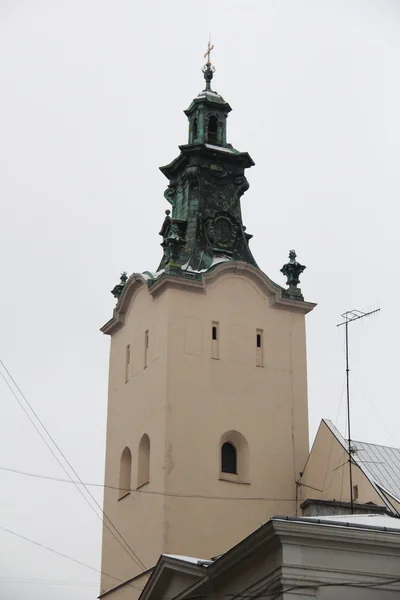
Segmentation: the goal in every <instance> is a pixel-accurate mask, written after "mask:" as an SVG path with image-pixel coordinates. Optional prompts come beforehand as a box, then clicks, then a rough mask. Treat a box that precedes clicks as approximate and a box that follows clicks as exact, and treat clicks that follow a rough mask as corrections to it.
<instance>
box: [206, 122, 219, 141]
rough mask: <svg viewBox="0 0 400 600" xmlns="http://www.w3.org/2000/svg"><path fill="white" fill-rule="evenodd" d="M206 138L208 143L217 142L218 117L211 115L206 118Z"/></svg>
mask: <svg viewBox="0 0 400 600" xmlns="http://www.w3.org/2000/svg"><path fill="white" fill-rule="evenodd" d="M207 139H208V141H209V142H210V144H216V143H217V142H218V119H217V117H215V116H214V115H211V116H210V117H209V119H208V137H207Z"/></svg>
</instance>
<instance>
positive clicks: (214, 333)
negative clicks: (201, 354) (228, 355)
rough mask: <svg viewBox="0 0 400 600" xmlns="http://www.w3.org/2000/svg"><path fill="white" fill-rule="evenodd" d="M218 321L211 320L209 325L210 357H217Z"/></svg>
mask: <svg viewBox="0 0 400 600" xmlns="http://www.w3.org/2000/svg"><path fill="white" fill-rule="evenodd" d="M218 329H219V323H217V322H216V321H213V323H212V327H211V358H219V339H218V338H219V335H218Z"/></svg>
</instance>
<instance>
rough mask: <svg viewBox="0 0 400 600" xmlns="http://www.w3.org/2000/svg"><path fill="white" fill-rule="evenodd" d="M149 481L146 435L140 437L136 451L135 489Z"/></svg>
mask: <svg viewBox="0 0 400 600" xmlns="http://www.w3.org/2000/svg"><path fill="white" fill-rule="evenodd" d="M149 481H150V438H149V436H148V435H147V433H144V434H143V435H142V438H141V440H140V442H139V450H138V475H137V487H138V488H140V487H142V485H145V484H146V483H149Z"/></svg>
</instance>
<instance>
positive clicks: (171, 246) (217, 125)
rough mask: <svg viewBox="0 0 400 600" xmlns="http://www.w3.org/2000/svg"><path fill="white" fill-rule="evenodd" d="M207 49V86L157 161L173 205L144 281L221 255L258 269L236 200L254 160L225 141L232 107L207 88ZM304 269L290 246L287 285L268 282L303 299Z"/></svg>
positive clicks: (210, 263) (202, 267)
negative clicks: (183, 130)
mask: <svg viewBox="0 0 400 600" xmlns="http://www.w3.org/2000/svg"><path fill="white" fill-rule="evenodd" d="M211 50H212V47H211V46H210V44H209V47H208V52H207V53H206V55H205V56H208V61H207V63H206V64H205V66H204V68H203V74H204V79H205V81H206V87H205V89H204V90H203V91H202V92H200V94H199V95H198V96H197V97H196V98H194V100H193V101H192V102H191V104H190V106H189V108H188V109H187V110H185V114H186V116H187V118H188V121H189V134H188V143H187V144H185V145H182V146H179V149H180V154H179V156H178V157H177V158H176V159H175V160H173V161H172V162H171V163H170V164H169V165H166V166H165V167H160V169H161V171H162V173H163V174H164V175H165V176H166V177H167V179H168V180H169V185H168V188H167V190H166V191H165V193H164V196H165V198H166V199H167V200H168V202H169V203H170V204H171V206H172V214H171V210H166V211H165V219H164V222H163V224H162V227H161V231H160V235H161V236H162V238H163V241H162V243H161V246H162V248H163V256H162V259H161V262H160V264H159V267H158V269H157V272H156V273H152V272H150V271H145V272H144V273H143V276H144V277H145V278H146V279H147V282H148V285H149V286H152V285H153V284H154V282H155V281H157V280H158V279H159V278H160V277H163V276H164V275H173V276H175V277H180V278H184V279H191V280H193V279H197V280H201V279H202V276H203V273H204V272H205V271H208V270H210V269H213V268H214V267H216V265H218V264H219V263H221V262H226V261H240V262H245V263H248V264H250V265H252V266H253V267H255V268H257V269H258V265H257V263H256V261H255V260H254V257H253V255H252V253H251V251H250V248H249V241H250V239H251V238H252V236H251V235H250V234H248V233H247V232H246V227H244V225H243V221H242V213H241V205H240V199H241V196H242V195H243V193H244V192H245V191H246V190H247V189H248V188H249V183H248V181H247V179H246V177H245V169H247V168H249V167H252V166H253V165H254V162H253V160H252V158H251V157H250V155H249V154H248V153H247V152H239V151H238V150H236V149H235V148H234V147H233V146H232V145H231V144H229V143H228V142H227V141H226V140H227V136H226V124H227V117H228V114H229V112H230V111H231V110H232V109H231V107H230V106H229V104H228V103H227V102H225V100H224V99H223V98H222V96H221V95H220V94H218V93H217V92H214V91H213V90H212V89H211V81H212V79H213V75H214V71H215V68H214V67H213V66H212V65H211V63H210V62H209V54H210V51H211ZM304 269H305V266H303V265H300V264H299V263H298V262H297V261H296V253H295V251H294V250H291V251H290V253H289V262H288V263H287V264H285V265H284V266H283V267H282V269H281V272H282V273H283V274H284V275H285V276H286V278H287V285H288V289H286V290H285V289H284V288H282V287H281V286H280V285H277V284H276V283H274V282H273V281H271V280H270V282H271V283H272V284H273V285H274V286H275V287H276V288H278V289H279V290H281V294H282V297H283V298H287V299H290V300H298V301H303V300H304V298H303V296H302V293H301V289H300V288H299V287H298V285H299V276H300V274H301V273H302V272H303V271H304ZM126 281H127V275H126V273H125V272H124V273H122V275H121V281H120V283H119V284H117V285H116V286H115V287H114V289H113V290H112V292H111V293H112V294H113V296H115V298H117V300H118V299H119V298H120V296H121V294H122V292H123V290H124V287H125V283H126Z"/></svg>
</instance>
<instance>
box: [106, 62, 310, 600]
mask: <svg viewBox="0 0 400 600" xmlns="http://www.w3.org/2000/svg"><path fill="white" fill-rule="evenodd" d="M203 73H204V78H205V82H206V85H205V89H204V90H203V91H201V92H200V93H199V95H198V96H197V97H196V98H195V99H194V100H193V101H192V103H191V104H190V106H189V108H188V109H187V110H186V111H185V114H186V116H187V117H188V121H189V128H188V129H189V134H188V143H187V144H185V145H182V146H180V153H179V156H178V157H177V158H176V159H175V160H173V161H172V162H171V163H170V164H168V165H167V166H165V167H161V171H162V173H163V174H164V175H165V176H166V178H167V179H168V188H167V190H166V192H165V197H166V199H167V201H168V202H169V204H170V208H168V209H167V210H166V216H165V219H164V222H163V224H162V227H161V231H160V235H161V237H162V243H161V246H162V258H161V262H160V264H159V266H158V269H157V271H156V272H152V271H145V272H144V273H142V274H138V273H133V274H132V275H130V276H129V277H128V276H127V275H126V274H125V273H124V274H122V276H121V282H120V283H119V284H118V285H116V286H115V288H114V290H113V295H114V296H115V298H116V300H117V304H116V307H115V309H114V313H113V316H112V318H111V320H110V321H108V322H107V323H106V324H105V325H104V326H103V327H102V331H103V333H105V334H107V335H110V338H111V350H110V371H109V396H108V417H107V442H106V467H105V485H106V487H105V494H104V511H105V514H106V515H107V517H108V518H109V519H110V520H111V521H112V523H113V524H114V525H115V526H116V527H117V529H118V531H119V532H120V533H121V534H122V535H123V537H124V540H125V541H126V542H127V543H128V544H129V547H130V549H131V550H133V551H134V552H135V553H136V555H137V556H138V557H139V559H140V562H141V563H142V564H141V566H140V567H139V566H138V565H137V564H136V563H135V561H134V559H133V558H132V557H130V556H129V554H130V553H129V551H124V550H123V549H122V547H121V546H120V545H118V544H117V543H116V541H115V539H114V538H113V537H112V536H111V534H110V533H109V531H108V529H107V527H106V525H107V520H106V521H105V528H104V533H103V553H102V570H103V571H104V572H105V573H108V574H109V575H112V576H113V577H114V578H117V579H119V580H120V581H123V582H125V581H127V580H129V579H130V578H132V577H133V576H135V575H136V574H138V573H139V572H140V570H143V568H144V567H146V568H149V567H152V566H153V565H154V564H155V563H156V561H157V559H158V557H159V555H160V554H161V553H167V554H185V555H189V556H196V557H201V558H210V557H211V556H215V555H218V554H220V553H222V552H224V551H226V550H227V549H228V548H230V547H231V546H232V545H234V544H235V543H237V542H238V541H239V540H240V539H241V538H243V537H245V536H246V535H247V534H249V533H250V532H251V531H252V530H254V529H255V528H257V527H258V526H259V525H261V524H262V523H263V522H264V521H265V520H266V519H268V517H270V516H271V515H273V514H288V515H291V514H295V511H296V481H297V479H298V478H299V476H300V472H301V471H302V469H303V467H304V464H305V461H306V458H307V456H308V411H307V372H306V371H307V369H306V366H307V365H306V339H305V314H306V313H308V312H309V311H310V310H312V309H313V308H314V306H315V305H314V304H312V303H308V302H305V301H304V298H303V295H302V293H301V290H300V288H299V287H298V284H299V275H300V273H301V272H302V271H303V270H304V268H305V267H304V266H302V265H301V264H299V263H298V262H297V260H296V254H295V253H294V251H291V254H290V260H289V262H288V263H287V264H285V265H284V267H283V268H282V272H283V273H284V275H286V277H287V286H288V287H287V288H284V287H281V286H280V285H277V284H276V283H274V282H273V281H272V280H271V279H269V277H268V276H267V275H266V274H265V273H263V272H262V271H261V270H260V269H259V267H258V266H257V263H256V262H255V260H254V258H253V255H252V253H251V250H250V247H249V241H250V239H251V237H252V236H251V235H250V234H249V233H247V231H246V228H245V227H244V226H243V221H242V214H241V205H240V201H241V197H242V195H243V193H244V192H245V191H246V190H247V189H248V187H249V184H248V181H247V179H246V176H245V170H246V169H247V168H249V167H251V166H253V165H254V162H253V160H252V159H251V157H250V156H249V154H248V153H247V152H239V151H238V150H236V149H235V148H234V147H233V146H232V145H231V144H229V143H228V142H227V133H226V130H227V117H228V114H229V112H230V111H231V107H230V106H229V104H228V103H227V102H225V100H224V99H223V98H222V96H220V95H219V94H218V93H217V92H215V91H213V90H212V89H211V81H212V78H213V73H214V67H213V66H212V65H211V64H210V62H209V60H208V62H207V63H206V65H205V67H204V69H203ZM115 585H116V580H115V579H112V578H110V577H108V576H107V575H104V576H103V581H102V591H103V592H105V591H107V590H110V589H111V588H113V587H114V586H115ZM122 587H123V586H122ZM112 593H114V592H112ZM115 593H117V592H115ZM123 593H124V592H123V590H122V588H121V586H119V587H118V600H119V599H120V598H124V597H125V596H124V595H123ZM130 593H132V589H130V587H129V584H127V587H126V594H127V598H128V597H130V596H129V594H130ZM115 597H117V596H115Z"/></svg>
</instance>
